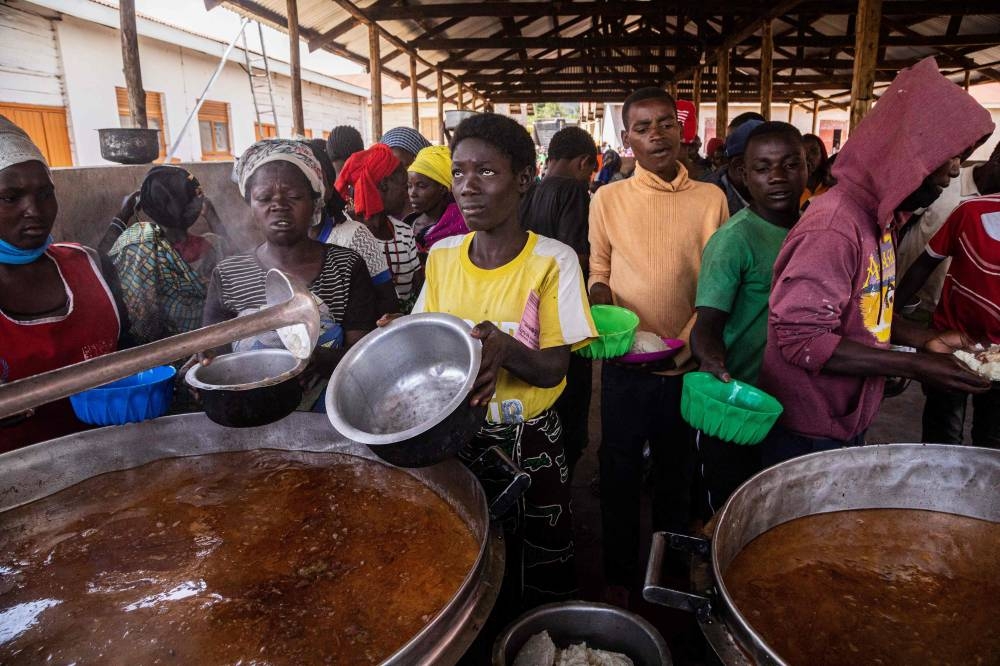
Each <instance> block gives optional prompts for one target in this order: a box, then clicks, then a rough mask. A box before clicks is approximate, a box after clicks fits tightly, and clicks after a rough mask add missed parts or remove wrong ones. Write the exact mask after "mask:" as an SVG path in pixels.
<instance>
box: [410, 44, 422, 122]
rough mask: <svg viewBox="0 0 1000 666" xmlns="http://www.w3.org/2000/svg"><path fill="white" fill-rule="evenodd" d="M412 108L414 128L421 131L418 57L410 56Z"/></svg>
mask: <svg viewBox="0 0 1000 666" xmlns="http://www.w3.org/2000/svg"><path fill="white" fill-rule="evenodd" d="M410 109H411V114H412V115H411V118H410V119H411V121H412V122H413V129H415V130H417V131H418V132H419V131H420V104H419V102H417V59H416V58H414V57H413V56H410Z"/></svg>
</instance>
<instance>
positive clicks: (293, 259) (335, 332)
mask: <svg viewBox="0 0 1000 666" xmlns="http://www.w3.org/2000/svg"><path fill="white" fill-rule="evenodd" d="M236 176H237V182H238V184H239V188H240V194H242V195H243V197H244V199H245V200H246V202H247V203H248V204H249V205H250V211H251V216H252V218H253V220H254V223H255V224H257V225H258V228H259V229H260V231H261V233H262V234H263V236H264V238H265V241H264V243H262V244H261V245H258V246H257V247H256V248H254V249H253V250H252V251H251V252H249V253H247V254H242V255H238V256H235V257H230V258H228V259H225V260H223V261H221V262H220V263H219V265H218V266H217V267H216V268H215V271H214V273H213V275H212V280H211V282H210V283H209V287H208V296H207V298H206V300H205V312H204V316H203V325H206V326H207V325H209V324H214V323H217V322H220V321H225V320H227V319H232V318H233V317H237V316H240V315H243V314H248V313H251V312H256V311H257V310H259V309H260V308H261V307H263V306H264V305H265V304H266V302H267V297H266V294H265V292H264V278H265V275H266V274H267V271H268V270H269V269H272V268H277V269H280V270H282V271H284V272H285V273H287V274H289V275H291V276H292V277H293V278H297V279H298V280H299V281H301V282H302V283H304V284H306V285H308V287H309V290H310V291H311V292H312V293H313V295H315V296H316V298H317V301H318V302H319V303H320V313H321V320H322V332H321V335H320V340H319V345H318V346H317V348H316V351H315V352H314V353H313V358H312V363H311V365H310V368H309V369H307V370H306V373H304V374H305V375H306V377H304V380H305V381H306V382H307V385H306V391H305V399H304V401H303V406H304V407H306V408H312V407H313V406H314V405H315V404H316V403H317V399H318V398H319V397H320V395H321V393H322V389H323V386H324V385H325V383H326V381H325V380H326V379H329V377H330V374H331V373H332V372H333V368H334V367H335V366H336V364H337V361H339V360H340V358H341V357H342V356H343V352H344V350H346V349H347V348H349V347H350V346H351V345H353V344H354V343H355V342H357V341H358V340H360V339H361V337H362V336H363V335H364V334H365V333H367V332H368V331H370V330H372V329H373V328H375V319H376V316H377V314H376V308H375V293H374V290H373V288H372V281H371V278H370V276H369V274H368V270H367V268H366V266H365V263H364V261H363V260H362V259H361V257H360V256H359V255H358V254H357V253H356V252H354V251H352V250H348V249H347V248H343V247H340V246H337V245H327V244H326V243H321V242H319V241H317V240H313V239H312V238H310V237H309V229H310V227H312V225H313V223H314V222H315V221H316V220H317V219H318V218H319V215H320V214H321V211H322V208H323V195H324V193H325V187H326V185H325V183H324V178H323V169H322V166H321V165H320V163H319V162H318V161H317V160H316V157H315V155H313V153H312V151H311V150H310V149H309V147H308V146H306V145H305V144H304V143H302V142H300V141H292V140H287V139H269V140H265V141H258V142H257V143H255V144H253V145H252V146H250V147H249V148H248V149H247V150H246V152H244V153H243V155H242V157H240V159H239V162H238V163H237V165H236ZM280 346H281V343H280V341H279V340H278V339H277V335H275V334H273V333H271V334H268V335H263V336H257V337H254V338H250V339H247V340H241V341H238V342H236V343H234V345H233V348H234V350H236V351H243V350H248V349H261V348H268V347H280Z"/></svg>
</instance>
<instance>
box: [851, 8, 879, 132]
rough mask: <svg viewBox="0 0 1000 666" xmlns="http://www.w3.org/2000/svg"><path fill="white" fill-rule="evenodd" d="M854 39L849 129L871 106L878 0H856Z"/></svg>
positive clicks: (876, 39) (877, 31)
mask: <svg viewBox="0 0 1000 666" xmlns="http://www.w3.org/2000/svg"><path fill="white" fill-rule="evenodd" d="M857 16H858V18H857V22H856V26H855V31H856V33H857V36H856V37H855V40H854V77H853V78H852V80H851V121H850V129H851V130H853V129H854V128H855V127H857V126H858V123H860V122H861V119H862V118H864V117H865V114H866V113H868V110H869V109H870V108H871V106H872V90H873V89H874V88H875V65H876V64H877V63H878V33H879V27H880V23H881V19H882V0H858V14H857Z"/></svg>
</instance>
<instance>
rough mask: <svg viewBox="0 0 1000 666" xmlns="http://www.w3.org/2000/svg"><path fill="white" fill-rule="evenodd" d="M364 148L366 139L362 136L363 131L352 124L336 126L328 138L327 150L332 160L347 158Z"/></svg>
mask: <svg viewBox="0 0 1000 666" xmlns="http://www.w3.org/2000/svg"><path fill="white" fill-rule="evenodd" d="M364 149H365V141H364V139H362V138H361V132H359V131H358V130H356V129H354V128H353V127H351V126H350V125H339V126H337V127H334V128H333V129H332V130H330V136H329V137H328V138H327V140H326V152H327V154H328V155H329V156H330V159H331V160H346V159H347V158H348V157H350V156H351V155H353V154H354V153H360V152H361V151H362V150H364Z"/></svg>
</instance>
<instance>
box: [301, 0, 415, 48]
mask: <svg viewBox="0 0 1000 666" xmlns="http://www.w3.org/2000/svg"><path fill="white" fill-rule="evenodd" d="M395 3H396V0H376V2H375V4H373V5H372V6H371V7H369V9H373V8H381V9H384V8H386V7H389V6H391V5H394V4H395ZM356 27H358V21H357V19H355V18H354V17H351V18H349V19H347V20H346V21H341V22H340V23H338V24H337V25H335V26H333V27H332V28H330V29H329V30H327V31H326V32H324V33H323V34H321V35H317V36H316V37H313V38H312V39H310V40H309V52H310V53H311V52H313V51H317V50H319V49H321V48H324V47H325V46H326V45H327V44H332V43H333V42H334V41H335V40H336V39H337V38H338V37H340V36H341V35H343V34H344V33H346V32H348V31H350V30H353V29H354V28H356Z"/></svg>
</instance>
